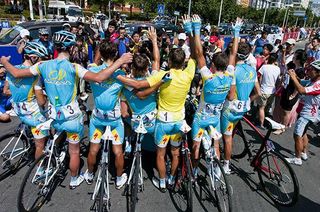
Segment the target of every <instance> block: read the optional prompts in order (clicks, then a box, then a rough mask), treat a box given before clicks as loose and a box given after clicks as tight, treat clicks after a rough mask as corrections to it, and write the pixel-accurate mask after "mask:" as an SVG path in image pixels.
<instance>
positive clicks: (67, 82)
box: [30, 59, 87, 106]
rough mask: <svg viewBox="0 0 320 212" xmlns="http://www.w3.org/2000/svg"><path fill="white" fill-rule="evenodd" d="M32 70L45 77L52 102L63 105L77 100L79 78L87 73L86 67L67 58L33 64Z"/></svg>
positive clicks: (35, 73)
mask: <svg viewBox="0 0 320 212" xmlns="http://www.w3.org/2000/svg"><path fill="white" fill-rule="evenodd" d="M30 71H31V73H32V74H33V75H35V76H37V75H41V76H42V78H43V79H44V85H45V90H46V93H47V95H48V97H49V101H50V103H51V104H52V105H56V104H59V105H61V106H64V105H67V104H70V103H71V102H73V101H75V100H76V96H77V84H78V79H79V78H83V77H84V75H85V74H86V73H87V70H86V69H85V68H83V67H82V66H80V65H78V64H73V63H70V62H69V61H68V60H67V59H55V60H49V61H44V62H40V63H37V64H35V65H33V66H31V67H30ZM57 99H58V102H57Z"/></svg>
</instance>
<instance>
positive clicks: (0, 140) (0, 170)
mask: <svg viewBox="0 0 320 212" xmlns="http://www.w3.org/2000/svg"><path fill="white" fill-rule="evenodd" d="M18 137H19V135H18V134H17V133H15V132H11V133H7V134H5V135H3V136H1V137H0V152H2V150H3V149H4V148H5V147H6V145H7V144H8V143H9V140H10V139H14V138H16V139H18ZM15 141H16V140H15V139H14V140H13V142H12V143H11V144H15ZM19 142H20V141H19ZM27 142H28V139H27V138H26V136H25V135H22V136H21V142H20V143H21V144H22V147H20V148H22V149H23V150H24V149H26V148H27V147H28V144H27ZM21 144H20V145H21ZM11 146H12V148H13V146H14V145H10V146H8V147H7V148H8V150H9V152H8V154H6V155H9V154H10V153H11V152H12V150H10V147H11ZM16 148H17V147H16ZM26 153H28V152H25V153H24V154H21V155H20V156H18V157H17V158H15V159H14V160H10V161H9V160H7V161H6V159H5V156H6V155H3V156H1V159H2V160H1V161H0V181H2V180H3V179H5V178H6V177H8V176H9V175H10V174H11V173H13V172H14V171H16V170H17V169H18V168H19V166H20V164H21V162H22V161H23V158H24V156H25V154H26ZM4 163H5V164H4Z"/></svg>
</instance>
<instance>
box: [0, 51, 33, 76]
mask: <svg viewBox="0 0 320 212" xmlns="http://www.w3.org/2000/svg"><path fill="white" fill-rule="evenodd" d="M9 60H10V56H9V57H5V56H2V57H1V63H2V64H3V66H4V67H5V69H6V70H7V71H8V72H10V74H11V75H12V76H13V77H15V78H24V77H32V76H33V74H32V72H31V71H30V69H29V68H27V69H18V68H16V67H14V66H13V65H12V64H11V63H10V62H9Z"/></svg>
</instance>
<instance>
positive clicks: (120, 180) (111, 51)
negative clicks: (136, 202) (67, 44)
mask: <svg viewBox="0 0 320 212" xmlns="http://www.w3.org/2000/svg"><path fill="white" fill-rule="evenodd" d="M99 51H100V55H101V57H102V59H103V61H104V63H103V64H102V65H100V66H97V65H95V64H92V65H90V66H91V67H90V68H89V70H90V71H92V72H94V73H99V72H100V71H102V70H103V69H106V68H107V67H110V66H111V65H112V64H113V63H114V61H115V59H116V57H117V55H118V48H117V45H116V44H111V43H108V42H106V41H103V42H102V43H101V44H100V48H99ZM118 75H125V72H123V71H122V70H121V69H118V70H117V71H116V72H114V73H113V74H112V75H111V76H110V77H109V78H108V79H107V80H106V81H104V82H102V83H94V82H91V83H90V86H91V88H92V93H93V97H94V102H95V109H93V113H92V116H91V119H90V130H89V135H90V150H89V155H88V161H87V162H88V170H87V171H86V172H85V174H84V178H85V180H86V182H87V183H88V184H92V182H93V177H94V175H93V171H94V166H95V164H96V157H97V154H98V152H99V149H100V141H101V137H102V135H103V133H104V131H105V128H106V126H110V127H111V130H112V134H113V136H114V140H113V141H112V149H113V153H114V155H115V167H116V174H117V178H116V188H117V189H120V188H121V187H122V186H123V185H124V184H125V183H126V181H127V175H126V173H123V166H124V156H123V151H122V143H123V139H124V127H123V122H122V119H121V112H120V99H119V96H120V93H121V90H122V88H123V84H122V83H121V82H120V81H118V80H117V79H116V77H117V76H118Z"/></svg>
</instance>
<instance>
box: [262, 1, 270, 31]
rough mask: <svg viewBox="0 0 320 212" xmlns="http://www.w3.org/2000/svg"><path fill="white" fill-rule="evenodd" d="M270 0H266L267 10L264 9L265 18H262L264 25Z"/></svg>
mask: <svg viewBox="0 0 320 212" xmlns="http://www.w3.org/2000/svg"><path fill="white" fill-rule="evenodd" d="M268 2H269V1H268V0H267V1H266V6H265V10H264V14H263V20H262V25H264V22H265V20H266V15H267V9H268Z"/></svg>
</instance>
